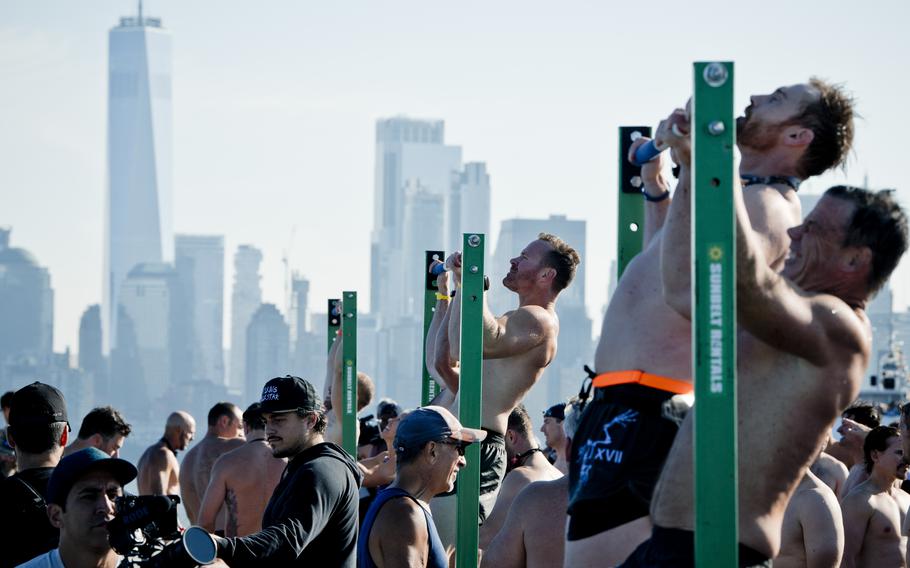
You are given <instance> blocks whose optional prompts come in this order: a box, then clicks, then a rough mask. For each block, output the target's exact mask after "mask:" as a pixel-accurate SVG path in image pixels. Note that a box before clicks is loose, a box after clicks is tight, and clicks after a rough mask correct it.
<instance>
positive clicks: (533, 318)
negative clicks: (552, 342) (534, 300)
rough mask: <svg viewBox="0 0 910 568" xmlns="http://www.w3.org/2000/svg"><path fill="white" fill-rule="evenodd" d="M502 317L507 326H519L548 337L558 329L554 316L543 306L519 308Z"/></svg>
mask: <svg viewBox="0 0 910 568" xmlns="http://www.w3.org/2000/svg"><path fill="white" fill-rule="evenodd" d="M503 317H504V318H507V319H508V321H509V324H511V325H519V326H521V327H522V328H524V329H527V330H528V331H531V332H537V333H541V334H547V335H550V334H555V333H556V332H557V330H558V329H559V324H558V320H557V319H556V314H555V313H553V312H551V311H550V310H547V309H546V308H544V307H543V306H534V305H529V306H521V307H520V308H516V309H515V310H512V311H511V312H507V313H506V314H505V315H504V316H503Z"/></svg>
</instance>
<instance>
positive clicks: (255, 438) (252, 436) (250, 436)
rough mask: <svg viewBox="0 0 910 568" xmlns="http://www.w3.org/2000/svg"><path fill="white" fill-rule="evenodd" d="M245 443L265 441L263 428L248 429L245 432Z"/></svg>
mask: <svg viewBox="0 0 910 568" xmlns="http://www.w3.org/2000/svg"><path fill="white" fill-rule="evenodd" d="M246 441H247V443H252V442H265V430H250V431H249V432H247V433H246Z"/></svg>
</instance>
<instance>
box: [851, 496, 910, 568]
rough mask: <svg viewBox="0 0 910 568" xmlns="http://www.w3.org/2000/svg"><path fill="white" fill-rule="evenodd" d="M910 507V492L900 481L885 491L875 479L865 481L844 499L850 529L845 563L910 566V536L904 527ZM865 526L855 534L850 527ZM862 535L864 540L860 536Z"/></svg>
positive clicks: (863, 567) (860, 567)
mask: <svg viewBox="0 0 910 568" xmlns="http://www.w3.org/2000/svg"><path fill="white" fill-rule="evenodd" d="M908 507H910V495H907V494H906V493H905V492H904V491H903V490H901V489H899V488H898V487H897V486H896V485H894V486H892V487H890V488H889V489H888V490H885V491H882V490H881V489H879V488H878V487H876V486H875V484H874V483H873V482H872V480H869V481H866V482H865V483H862V484H860V485H858V486H856V488H855V489H854V490H853V491H851V492H850V494H849V495H848V496H847V497H846V498H845V499H844V502H843V510H844V524H845V526H846V527H847V529H848V546H847V553H848V554H849V556H850V557H849V558H844V566H849V567H854V566H855V567H856V568H866V567H869V568H871V567H879V566H894V567H904V566H906V565H907V564H906V559H905V557H904V554H905V553H906V550H907V537H906V536H905V535H903V534H902V527H903V524H904V520H905V517H906V515H907V508H908ZM851 527H853V528H856V527H859V528H860V530H862V527H865V533H864V534H862V535H861V536H859V534H858V533H856V534H854V535H853V536H852V537H851V535H850V534H849V530H850V528H851ZM860 538H861V542H858V539H860Z"/></svg>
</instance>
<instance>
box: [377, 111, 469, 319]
mask: <svg viewBox="0 0 910 568" xmlns="http://www.w3.org/2000/svg"><path fill="white" fill-rule="evenodd" d="M444 138H445V126H444V124H443V121H441V120H433V121H427V120H413V119H409V118H403V117H397V118H390V119H383V120H379V121H377V123H376V177H375V192H374V204H373V207H374V210H373V211H374V216H373V232H372V235H371V251H370V253H371V259H370V270H371V272H370V284H371V285H370V310H371V311H373V312H374V313H376V314H378V315H379V316H380V321H381V320H382V319H383V318H390V317H391V318H394V317H398V316H399V315H400V314H399V313H396V310H397V309H399V308H400V307H402V306H404V305H406V303H407V300H406V297H403V295H406V294H407V293H408V291H409V290H411V284H410V283H405V282H403V280H402V278H401V273H402V270H401V269H402V267H403V266H405V264H406V262H405V259H404V258H403V255H404V254H405V250H407V248H408V244H407V243H404V242H403V241H404V230H405V223H404V217H405V196H406V187H407V186H408V185H409V184H410V185H412V186H413V187H416V186H420V187H421V188H423V189H425V190H426V191H427V192H429V193H432V194H435V195H440V196H442V197H443V200H445V197H446V196H447V195H448V194H449V192H450V190H451V185H452V179H453V175H454V174H457V173H458V172H460V171H461V148H460V147H458V146H447V145H446V144H445V141H444ZM442 207H445V201H443V203H442ZM444 220H445V212H444V211H443V223H444ZM440 229H441V230H442V231H443V232H442V234H443V235H445V232H444V231H445V228H444V226H441V227H440ZM414 246H417V247H423V248H422V249H421V250H425V249H427V248H430V246H431V245H430V243H425V244H424V243H419V244H417V245H414ZM436 246H439V245H436ZM421 256H422V253H421ZM415 286H419V283H418V284H416V285H415ZM387 308H390V309H387ZM381 325H384V324H381Z"/></svg>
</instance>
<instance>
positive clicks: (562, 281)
mask: <svg viewBox="0 0 910 568" xmlns="http://www.w3.org/2000/svg"><path fill="white" fill-rule="evenodd" d="M537 238H538V239H539V240H541V241H546V242H548V243H550V246H551V247H553V249H552V250H550V251H548V252H547V253H546V255H544V257H543V260H542V261H541V263H542V264H543V265H544V266H547V267H549V268H552V269H554V270H555V271H556V277H555V278H554V279H553V290H554V291H556V292H562V291H563V290H565V289H566V288H567V287H568V286H569V284H571V283H572V280H573V279H574V278H575V270H576V269H577V268H578V265H579V264H580V263H581V257H580V256H579V255H578V252H576V251H575V249H573V248H572V247H570V246H569V245H568V243H566V242H565V241H564V240H562V239H560V238H559V237H557V236H556V235H551V234H550V233H540V234H539V235H537Z"/></svg>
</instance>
